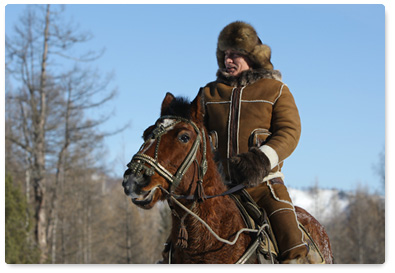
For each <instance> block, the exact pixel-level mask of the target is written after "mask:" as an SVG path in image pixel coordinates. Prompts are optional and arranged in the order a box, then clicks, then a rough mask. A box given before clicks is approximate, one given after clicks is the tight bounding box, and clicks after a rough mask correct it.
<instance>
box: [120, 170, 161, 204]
mask: <svg viewBox="0 0 395 273" xmlns="http://www.w3.org/2000/svg"><path fill="white" fill-rule="evenodd" d="M150 182H151V176H150V175H146V174H144V173H143V174H142V173H138V174H136V173H134V172H133V171H131V170H130V169H128V170H126V171H125V174H124V176H123V182H122V186H123V189H124V192H125V194H126V195H127V196H129V197H131V199H132V202H133V203H134V204H135V205H138V206H142V207H144V206H147V205H148V204H150V203H151V202H152V200H153V197H154V195H155V193H156V191H157V190H158V189H159V187H158V186H154V187H153V188H151V189H149V190H147V189H145V188H146V187H147V186H148V185H149V184H150Z"/></svg>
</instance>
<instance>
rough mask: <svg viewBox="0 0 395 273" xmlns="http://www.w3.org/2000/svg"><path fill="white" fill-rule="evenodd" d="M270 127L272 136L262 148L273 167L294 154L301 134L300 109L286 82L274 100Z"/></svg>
mask: <svg viewBox="0 0 395 273" xmlns="http://www.w3.org/2000/svg"><path fill="white" fill-rule="evenodd" d="M270 127H271V128H270V131H271V132H272V135H271V138H270V139H269V141H268V142H266V143H265V145H263V146H261V147H260V150H261V151H262V152H263V153H265V154H266V156H267V157H268V158H269V160H270V165H271V168H272V169H273V168H275V167H276V166H277V165H278V164H279V163H281V162H282V161H283V160H284V159H286V158H287V157H288V156H290V155H291V154H292V152H293V151H294V150H295V148H296V146H297V145H298V142H299V138H300V134H301V123H300V117H299V111H298V108H297V107H296V104H295V100H294V97H293V96H292V94H291V92H290V91H289V89H288V87H287V85H285V84H283V85H282V86H281V88H280V90H279V94H278V97H277V98H276V100H275V101H274V104H273V112H272V119H271V125H270Z"/></svg>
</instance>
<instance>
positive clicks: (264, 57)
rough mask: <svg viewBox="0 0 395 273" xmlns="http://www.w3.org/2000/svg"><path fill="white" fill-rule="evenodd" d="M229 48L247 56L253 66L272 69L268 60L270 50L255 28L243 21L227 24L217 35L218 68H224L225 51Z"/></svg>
mask: <svg viewBox="0 0 395 273" xmlns="http://www.w3.org/2000/svg"><path fill="white" fill-rule="evenodd" d="M228 49H231V50H235V51H237V52H239V53H241V54H242V55H245V56H247V57H248V58H249V59H250V60H251V61H252V62H253V68H264V69H266V70H273V65H272V63H271V62H270V57H271V50H270V47H269V46H267V45H264V44H262V42H261V40H260V39H259V37H258V34H257V33H256V31H255V29H254V28H253V27H252V26H251V25H250V24H247V23H245V22H241V21H236V22H233V23H230V24H229V25H227V26H226V27H225V28H224V29H223V30H222V31H221V33H220V34H219V36H218V44H217V61H218V66H219V68H225V64H224V62H225V51H226V50H228Z"/></svg>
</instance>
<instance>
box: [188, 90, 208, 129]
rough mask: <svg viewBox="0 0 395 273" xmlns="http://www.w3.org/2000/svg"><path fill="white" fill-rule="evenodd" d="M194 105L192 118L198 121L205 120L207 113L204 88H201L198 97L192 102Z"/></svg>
mask: <svg viewBox="0 0 395 273" xmlns="http://www.w3.org/2000/svg"><path fill="white" fill-rule="evenodd" d="M191 106H192V109H191V110H192V111H191V113H192V118H193V119H194V120H195V121H197V122H203V121H204V115H205V113H206V109H205V105H204V95H203V88H200V90H199V93H198V94H197V96H196V98H195V99H194V100H193V101H192V103H191Z"/></svg>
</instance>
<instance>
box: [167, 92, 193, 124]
mask: <svg viewBox="0 0 395 273" xmlns="http://www.w3.org/2000/svg"><path fill="white" fill-rule="evenodd" d="M161 116H177V117H181V118H186V119H191V116H192V115H191V102H190V101H189V100H188V99H187V98H185V97H175V98H174V99H173V100H172V101H171V103H170V104H169V106H168V107H166V108H165V109H162V111H161Z"/></svg>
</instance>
